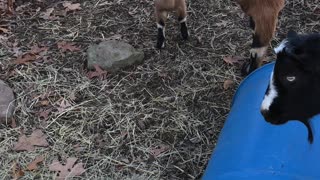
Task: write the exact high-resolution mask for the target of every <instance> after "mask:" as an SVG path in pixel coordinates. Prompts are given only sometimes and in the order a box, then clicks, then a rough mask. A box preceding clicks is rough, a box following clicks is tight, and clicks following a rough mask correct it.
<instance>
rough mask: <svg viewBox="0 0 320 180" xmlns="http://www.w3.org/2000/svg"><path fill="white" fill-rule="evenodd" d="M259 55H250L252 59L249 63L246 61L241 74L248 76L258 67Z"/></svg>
mask: <svg viewBox="0 0 320 180" xmlns="http://www.w3.org/2000/svg"><path fill="white" fill-rule="evenodd" d="M258 66H259V65H258V61H257V55H255V56H253V55H252V54H251V55H250V59H249V62H248V63H244V64H243V65H242V67H241V75H242V76H246V75H248V74H250V73H251V72H252V71H254V70H255V69H257V68H258Z"/></svg>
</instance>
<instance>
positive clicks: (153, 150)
mask: <svg viewBox="0 0 320 180" xmlns="http://www.w3.org/2000/svg"><path fill="white" fill-rule="evenodd" d="M169 149H170V148H169V147H168V146H166V145H160V146H159V147H154V148H151V150H150V153H151V154H152V155H153V156H154V157H157V156H159V155H160V154H162V153H164V152H166V151H168V150H169Z"/></svg>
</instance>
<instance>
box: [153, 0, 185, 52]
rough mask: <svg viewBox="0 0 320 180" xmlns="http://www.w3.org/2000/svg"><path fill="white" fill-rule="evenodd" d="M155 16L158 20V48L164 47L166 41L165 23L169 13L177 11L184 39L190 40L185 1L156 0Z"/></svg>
mask: <svg viewBox="0 0 320 180" xmlns="http://www.w3.org/2000/svg"><path fill="white" fill-rule="evenodd" d="M154 4H155V15H156V20H157V28H158V36H157V45H156V47H157V48H159V49H160V48H163V47H164V41H165V32H164V31H165V22H166V20H167V16H168V12H171V11H175V12H176V14H177V16H178V21H179V23H180V28H181V29H180V30H181V35H182V38H183V39H185V40H186V39H188V36H189V33H188V29H187V25H186V20H187V6H186V2H185V0H155V3H154Z"/></svg>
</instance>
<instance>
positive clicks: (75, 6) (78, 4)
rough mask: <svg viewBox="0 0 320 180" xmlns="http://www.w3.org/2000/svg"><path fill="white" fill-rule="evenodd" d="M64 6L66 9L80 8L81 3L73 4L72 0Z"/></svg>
mask: <svg viewBox="0 0 320 180" xmlns="http://www.w3.org/2000/svg"><path fill="white" fill-rule="evenodd" d="M63 7H65V8H67V9H66V11H75V10H80V9H81V7H80V3H75V4H71V3H70V2H65V3H63Z"/></svg>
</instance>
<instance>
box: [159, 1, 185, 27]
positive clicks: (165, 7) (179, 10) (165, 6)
mask: <svg viewBox="0 0 320 180" xmlns="http://www.w3.org/2000/svg"><path fill="white" fill-rule="evenodd" d="M171 11H175V12H176V14H177V16H178V17H180V18H185V17H186V16H187V6H186V2H185V0H155V15H156V19H157V22H158V23H159V22H160V21H161V20H162V21H163V22H165V21H166V20H167V15H168V12H171Z"/></svg>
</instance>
